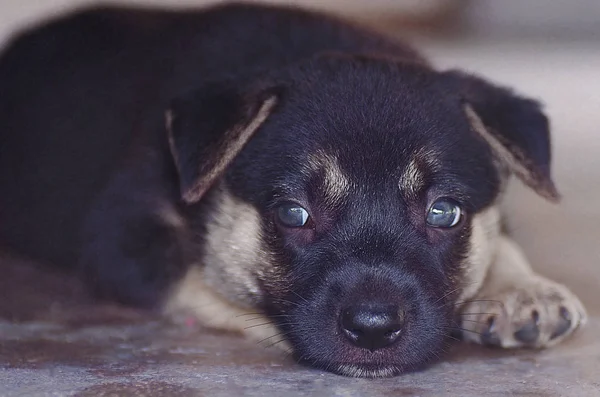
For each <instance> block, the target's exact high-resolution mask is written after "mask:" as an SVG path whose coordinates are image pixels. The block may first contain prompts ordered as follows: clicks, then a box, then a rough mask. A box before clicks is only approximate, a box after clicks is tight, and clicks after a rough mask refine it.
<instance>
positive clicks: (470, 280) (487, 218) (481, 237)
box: [458, 205, 500, 301]
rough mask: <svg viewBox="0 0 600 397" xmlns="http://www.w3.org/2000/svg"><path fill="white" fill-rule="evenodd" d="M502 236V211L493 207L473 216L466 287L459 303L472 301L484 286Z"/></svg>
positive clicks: (465, 267)
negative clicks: (467, 300)
mask: <svg viewBox="0 0 600 397" xmlns="http://www.w3.org/2000/svg"><path fill="white" fill-rule="evenodd" d="M499 235H500V210H499V208H498V206H497V205H492V206H490V207H489V208H487V209H486V210H484V211H482V212H480V213H478V214H476V215H475V216H473V220H472V221H471V237H470V241H469V251H468V253H467V257H466V260H465V261H464V262H463V264H462V265H463V279H462V280H461V284H462V285H463V286H464V287H463V290H462V294H461V295H460V297H459V298H458V300H459V301H464V300H466V299H471V298H472V297H473V296H474V295H475V294H476V293H477V291H479V289H480V288H481V286H482V285H483V282H484V280H485V277H486V275H487V273H488V269H489V268H490V265H491V263H492V261H493V260H494V256H495V253H496V244H497V242H498V237H499Z"/></svg>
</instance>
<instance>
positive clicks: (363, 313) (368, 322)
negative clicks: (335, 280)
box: [341, 304, 404, 351]
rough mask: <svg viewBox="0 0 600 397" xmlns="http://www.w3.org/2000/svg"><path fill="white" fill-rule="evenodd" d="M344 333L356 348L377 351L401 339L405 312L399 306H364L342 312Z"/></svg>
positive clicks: (349, 308)
mask: <svg viewBox="0 0 600 397" xmlns="http://www.w3.org/2000/svg"><path fill="white" fill-rule="evenodd" d="M341 325H342V331H343V333H344V334H345V335H346V337H347V338H348V339H349V340H350V341H351V342H352V343H353V344H354V345H356V346H358V347H362V348H365V349H369V350H371V351H375V350H377V349H381V348H383V347H386V346H389V345H391V344H392V343H394V342H395V341H396V340H398V338H399V337H400V334H401V332H402V326H403V325H404V312H403V311H402V310H400V308H399V307H398V306H397V305H374V304H363V305H357V306H351V307H348V308H346V309H345V310H342V313H341Z"/></svg>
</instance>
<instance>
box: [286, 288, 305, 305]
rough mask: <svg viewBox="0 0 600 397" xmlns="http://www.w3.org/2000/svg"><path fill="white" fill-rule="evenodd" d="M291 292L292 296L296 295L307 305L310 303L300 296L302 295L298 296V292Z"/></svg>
mask: <svg viewBox="0 0 600 397" xmlns="http://www.w3.org/2000/svg"><path fill="white" fill-rule="evenodd" d="M290 292H291V293H292V294H294V295H296V296H297V297H298V298H300V299H302V300H303V301H304V302H305V303H309V302H308V301H307V300H306V299H305V298H304V297H302V296H300V294H298V293H297V292H296V291H294V290H290Z"/></svg>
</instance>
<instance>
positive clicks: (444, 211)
mask: <svg viewBox="0 0 600 397" xmlns="http://www.w3.org/2000/svg"><path fill="white" fill-rule="evenodd" d="M461 215H462V210H461V208H460V205H459V204H458V203H457V202H456V201H454V200H452V199H448V198H441V199H438V200H436V201H435V202H434V203H433V204H432V205H431V207H429V211H427V224H428V225H429V226H433V227H446V228H448V227H453V226H456V225H457V224H458V222H459V221H460V217H461Z"/></svg>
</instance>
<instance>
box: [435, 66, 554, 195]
mask: <svg viewBox="0 0 600 397" xmlns="http://www.w3.org/2000/svg"><path fill="white" fill-rule="evenodd" d="M445 74H446V76H447V77H448V78H449V79H450V81H451V82H452V84H453V85H454V87H453V88H454V89H455V90H456V91H457V92H459V93H460V95H461V98H462V100H463V106H464V111H465V113H466V115H467V117H468V118H469V121H470V122H471V125H472V127H473V129H474V130H475V131H476V132H477V133H478V134H479V135H480V136H481V137H482V138H483V139H484V140H485V141H486V142H487V143H488V144H489V145H490V147H491V148H492V151H493V152H494V154H495V155H496V157H497V158H498V159H499V160H500V161H501V162H502V164H503V165H504V166H505V167H507V168H508V169H509V170H510V171H511V172H512V173H514V174H515V175H516V176H517V177H519V179H521V180H522V181H523V182H524V183H525V184H526V185H527V186H529V187H530V188H532V189H533V190H534V191H535V192H536V193H538V194H539V195H540V196H542V197H544V198H546V199H548V200H550V201H558V200H559V199H560V194H559V193H558V191H557V190H556V187H555V186H554V182H553V181H552V177H551V173H550V162H551V149H550V131H549V123H548V119H547V118H546V116H545V115H544V113H543V112H542V110H541V107H540V104H539V103H538V102H536V101H534V100H531V99H528V98H523V97H520V96H518V95H515V94H514V93H513V92H511V91H510V90H508V89H506V88H502V87H497V86H494V85H492V84H490V83H488V82H486V81H484V80H482V79H480V78H478V77H475V76H472V75H468V74H466V73H463V72H460V71H449V72H447V73H445Z"/></svg>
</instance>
